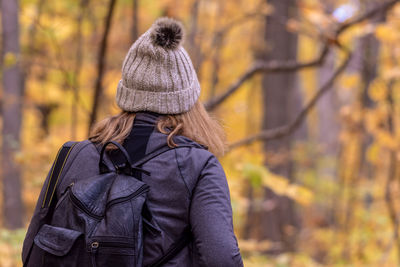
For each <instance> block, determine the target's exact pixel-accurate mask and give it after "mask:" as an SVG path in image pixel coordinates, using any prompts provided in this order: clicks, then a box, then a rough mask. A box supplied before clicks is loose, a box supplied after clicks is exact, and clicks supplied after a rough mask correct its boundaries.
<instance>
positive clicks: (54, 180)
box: [23, 142, 78, 267]
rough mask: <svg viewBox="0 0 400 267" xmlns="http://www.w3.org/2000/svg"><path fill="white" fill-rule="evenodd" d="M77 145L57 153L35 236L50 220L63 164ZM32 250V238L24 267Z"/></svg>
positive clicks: (61, 149)
mask: <svg viewBox="0 0 400 267" xmlns="http://www.w3.org/2000/svg"><path fill="white" fill-rule="evenodd" d="M77 143H78V142H67V143H65V144H64V145H63V146H62V147H61V148H60V149H59V151H58V153H57V156H56V159H55V160H54V163H53V166H52V168H51V171H50V176H49V178H48V182H47V188H46V192H45V195H44V197H43V202H42V204H41V206H40V207H41V208H40V209H41V210H45V213H44V214H42V215H41V216H40V217H39V218H37V220H38V222H37V224H35V227H33V228H35V229H32V230H33V231H34V235H36V233H37V232H38V231H39V229H40V228H41V226H42V225H43V224H45V223H46V222H47V221H48V220H49V219H50V218H51V215H52V212H53V211H54V207H55V204H56V202H55V201H52V200H53V197H54V194H55V191H56V187H57V185H58V184H59V182H61V180H60V177H61V174H62V171H63V169H64V166H65V163H66V162H67V159H68V156H69V155H70V152H71V150H72V149H73V147H74V146H75V145H76V144H77ZM38 205H39V204H38ZM33 219H35V218H32V220H33ZM31 224H32V222H31ZM29 230H31V229H28V231H29ZM33 237H34V236H33ZM32 248H33V238H32V240H30V244H29V251H28V253H27V256H26V259H25V260H24V264H23V266H24V267H25V266H27V264H28V262H29V258H30V255H31V252H32Z"/></svg>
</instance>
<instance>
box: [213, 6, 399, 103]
mask: <svg viewBox="0 0 400 267" xmlns="http://www.w3.org/2000/svg"><path fill="white" fill-rule="evenodd" d="M399 1H400V0H391V1H388V2H385V3H383V4H380V5H378V6H376V7H374V8H372V9H371V10H369V11H366V12H365V13H363V14H361V15H359V16H356V17H355V18H354V19H349V20H348V21H346V22H343V23H341V24H339V25H338V27H337V30H336V31H335V34H334V36H331V37H324V38H323V42H324V43H325V45H324V47H323V48H322V50H321V53H320V55H319V56H318V57H317V58H316V59H315V60H312V61H310V62H306V63H299V62H297V61H268V62H261V61H256V62H255V63H254V64H253V65H252V66H250V68H248V69H247V71H245V72H244V74H243V75H241V76H240V77H239V78H238V79H237V80H236V81H235V82H234V83H232V84H231V85H230V86H229V87H228V88H227V89H226V90H225V91H224V93H222V94H221V95H219V96H216V97H214V98H212V99H210V100H209V101H207V102H206V103H205V107H206V109H207V110H213V109H215V108H216V107H217V106H218V105H220V104H221V103H222V102H224V101H225V100H226V99H227V98H228V97H230V96H231V95H232V94H233V93H235V92H236V91H237V90H238V89H239V88H240V87H241V86H242V85H243V84H244V83H245V82H246V81H247V80H248V79H250V78H252V77H253V76H254V75H255V74H257V73H260V72H262V73H271V72H292V71H297V70H300V69H304V68H310V67H316V66H320V65H322V64H323V62H324V60H325V57H326V56H327V54H328V52H329V49H330V46H329V44H335V45H339V43H338V39H339V36H340V34H342V33H343V32H344V31H346V30H347V29H349V28H350V27H352V26H354V25H356V24H358V23H361V22H363V21H365V20H367V19H370V18H372V17H374V16H375V15H377V14H379V13H381V12H387V11H388V10H389V9H390V8H391V7H393V6H394V4H396V3H397V2H399ZM339 46H340V45H339Z"/></svg>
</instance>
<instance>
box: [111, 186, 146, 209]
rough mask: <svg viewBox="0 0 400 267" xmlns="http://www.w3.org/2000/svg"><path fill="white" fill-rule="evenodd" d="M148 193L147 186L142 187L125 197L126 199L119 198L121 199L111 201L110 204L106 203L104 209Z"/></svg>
mask: <svg viewBox="0 0 400 267" xmlns="http://www.w3.org/2000/svg"><path fill="white" fill-rule="evenodd" d="M148 191H149V186H148V185H147V184H144V185H142V186H141V187H140V188H139V189H138V190H136V191H135V192H133V193H132V194H130V195H128V196H126V197H121V198H117V199H114V200H111V201H110V202H108V203H107V205H106V209H108V208H109V207H111V206H112V205H115V204H118V203H121V202H125V201H128V200H130V199H132V198H134V197H137V196H139V195H141V194H143V193H145V192H148Z"/></svg>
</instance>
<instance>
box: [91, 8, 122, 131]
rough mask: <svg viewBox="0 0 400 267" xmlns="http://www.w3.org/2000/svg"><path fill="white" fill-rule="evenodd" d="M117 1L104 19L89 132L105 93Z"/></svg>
mask: <svg viewBox="0 0 400 267" xmlns="http://www.w3.org/2000/svg"><path fill="white" fill-rule="evenodd" d="M115 3H116V0H110V3H109V6H108V12H107V16H106V18H105V21H104V32H103V37H102V40H101V43H100V50H99V55H98V58H97V60H98V62H97V79H96V85H95V88H94V95H93V105H92V112H91V114H90V119H89V129H88V132H89V133H90V129H91V128H92V126H93V125H94V123H95V122H96V120H97V112H98V109H99V105H100V101H101V96H102V94H103V75H104V72H105V67H106V55H107V44H108V35H109V33H110V28H111V21H112V16H113V13H114V7H115Z"/></svg>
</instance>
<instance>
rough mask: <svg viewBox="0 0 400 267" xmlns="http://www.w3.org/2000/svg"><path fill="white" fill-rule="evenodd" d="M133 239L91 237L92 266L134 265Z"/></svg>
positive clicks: (89, 248)
mask: <svg viewBox="0 0 400 267" xmlns="http://www.w3.org/2000/svg"><path fill="white" fill-rule="evenodd" d="M134 242H135V240H134V239H133V238H126V237H103V236H100V237H99V236H97V237H93V238H91V241H90V242H89V247H88V250H89V251H90V252H91V254H92V266H93V267H96V266H136V263H135V259H136V257H135V255H136V253H135V243H134Z"/></svg>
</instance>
